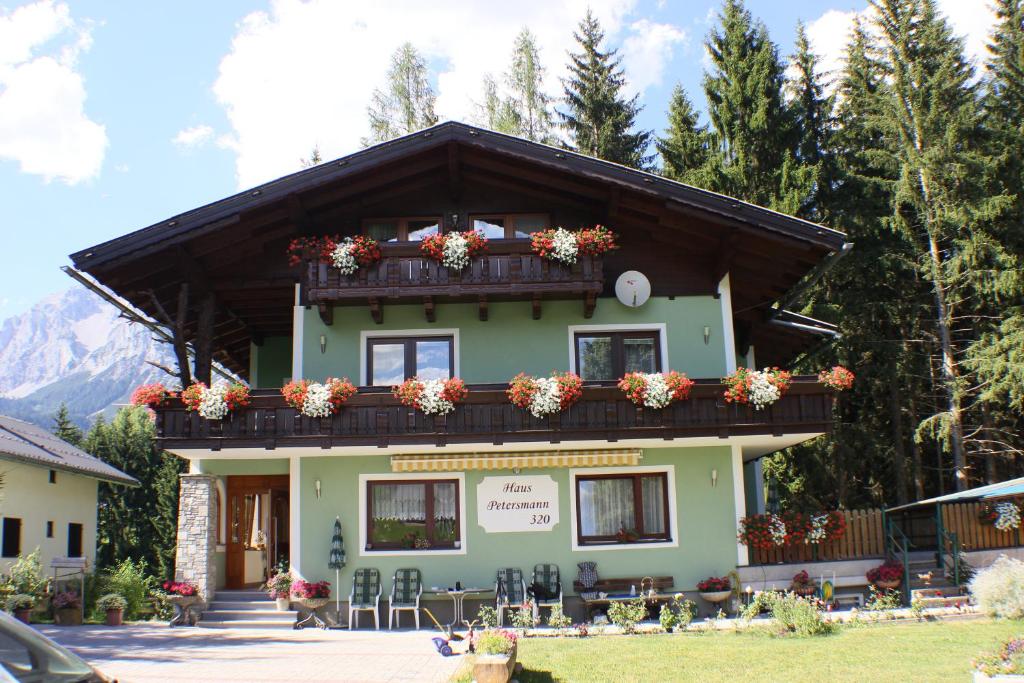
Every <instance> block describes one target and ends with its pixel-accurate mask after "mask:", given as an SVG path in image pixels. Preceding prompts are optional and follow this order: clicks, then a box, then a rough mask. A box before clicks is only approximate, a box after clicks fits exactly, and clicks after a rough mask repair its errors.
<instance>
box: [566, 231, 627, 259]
mask: <svg viewBox="0 0 1024 683" xmlns="http://www.w3.org/2000/svg"><path fill="white" fill-rule="evenodd" d="M615 236H616V235H615V233H614V232H612V231H611V230H609V229H608V228H606V227H604V226H603V225H596V226H594V227H593V228H583V229H582V230H578V231H577V232H576V241H577V242H578V243H579V245H580V253H581V254H587V255H588V256H597V255H598V254H603V253H605V252H608V251H612V250H613V249H618V248H619V245H618V244H616V243H615Z"/></svg>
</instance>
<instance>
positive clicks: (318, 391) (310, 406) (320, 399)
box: [302, 382, 334, 417]
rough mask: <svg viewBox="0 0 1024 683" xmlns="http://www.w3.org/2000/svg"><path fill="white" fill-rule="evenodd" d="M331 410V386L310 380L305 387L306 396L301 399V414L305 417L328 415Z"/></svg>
mask: <svg viewBox="0 0 1024 683" xmlns="http://www.w3.org/2000/svg"><path fill="white" fill-rule="evenodd" d="M333 411H334V406H333V405H331V388H330V387H329V386H327V385H326V384H320V383H319V382H311V383H310V384H309V386H308V387H306V398H305V399H304V400H303V401H302V414H303V415H305V416H307V417H329V416H330V415H331V413H332V412H333Z"/></svg>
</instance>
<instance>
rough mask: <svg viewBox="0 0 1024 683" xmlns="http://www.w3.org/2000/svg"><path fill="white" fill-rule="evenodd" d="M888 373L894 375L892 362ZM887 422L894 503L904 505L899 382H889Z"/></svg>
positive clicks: (905, 488)
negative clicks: (893, 476)
mask: <svg viewBox="0 0 1024 683" xmlns="http://www.w3.org/2000/svg"><path fill="white" fill-rule="evenodd" d="M890 367H891V370H890V373H891V376H892V377H896V376H897V375H896V368H895V364H894V363H890ZM889 424H890V426H891V429H892V437H891V438H892V468H893V473H894V474H895V475H896V482H895V487H896V504H897V505H904V504H906V503H907V502H908V501H907V454H906V450H905V449H904V447H903V413H902V410H901V407H900V387H899V382H889Z"/></svg>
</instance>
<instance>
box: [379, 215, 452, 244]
mask: <svg viewBox="0 0 1024 683" xmlns="http://www.w3.org/2000/svg"><path fill="white" fill-rule="evenodd" d="M440 232H441V219H440V218H431V217H429V216H427V217H420V218H371V219H368V220H365V221H363V234H364V235H366V236H367V237H372V238H373V239H375V240H377V241H378V242H419V241H421V240H422V239H423V238H424V237H427V236H428V235H436V234H438V233H440Z"/></svg>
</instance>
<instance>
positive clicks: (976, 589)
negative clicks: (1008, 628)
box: [969, 555, 1024, 619]
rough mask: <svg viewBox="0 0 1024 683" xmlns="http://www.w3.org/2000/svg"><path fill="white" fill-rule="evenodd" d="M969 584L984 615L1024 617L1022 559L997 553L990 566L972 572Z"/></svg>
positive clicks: (1012, 617) (1023, 564) (1009, 617)
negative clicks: (997, 557)
mask: <svg viewBox="0 0 1024 683" xmlns="http://www.w3.org/2000/svg"><path fill="white" fill-rule="evenodd" d="M969 587H970V591H971V595H973V596H974V600H975V601H976V602H977V603H978V607H980V608H981V610H982V611H984V612H985V613H986V614H990V615H992V616H996V617H1005V618H1008V619H1021V618H1024V562H1021V561H1020V560H1015V559H1012V558H1009V557H1007V556H1006V555H1000V556H999V559H997V560H996V561H995V562H993V563H992V565H991V566H989V567H987V568H986V569H981V570H979V571H978V572H977V573H975V575H974V578H973V579H971V583H970V586H969Z"/></svg>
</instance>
